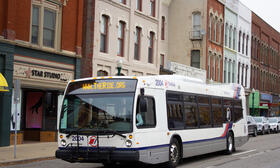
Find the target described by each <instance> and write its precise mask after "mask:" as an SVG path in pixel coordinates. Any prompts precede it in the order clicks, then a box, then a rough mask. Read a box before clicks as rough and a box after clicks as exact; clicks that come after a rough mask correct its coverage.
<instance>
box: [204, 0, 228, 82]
mask: <svg viewBox="0 0 280 168" xmlns="http://www.w3.org/2000/svg"><path fill="white" fill-rule="evenodd" d="M207 2H208V4H207V42H206V50H207V52H206V60H207V61H206V69H207V79H208V80H213V81H217V82H220V83H222V82H223V70H224V68H225V67H224V64H223V59H224V57H223V54H224V52H223V51H224V50H223V44H224V13H225V6H224V4H225V1H223V0H208V1H207Z"/></svg>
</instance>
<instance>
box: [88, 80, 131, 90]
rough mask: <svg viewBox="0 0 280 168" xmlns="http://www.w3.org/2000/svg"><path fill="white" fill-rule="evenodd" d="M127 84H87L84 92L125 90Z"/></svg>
mask: <svg viewBox="0 0 280 168" xmlns="http://www.w3.org/2000/svg"><path fill="white" fill-rule="evenodd" d="M125 84H126V83H125V82H105V81H104V82H102V83H97V82H95V83H85V84H83V89H84V90H91V89H94V90H104V89H121V88H125V87H126V85H125Z"/></svg>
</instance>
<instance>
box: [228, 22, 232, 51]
mask: <svg viewBox="0 0 280 168" xmlns="http://www.w3.org/2000/svg"><path fill="white" fill-rule="evenodd" d="M228 37H229V39H228V42H229V44H228V47H229V48H231V40H232V26H230V28H229V36H228Z"/></svg>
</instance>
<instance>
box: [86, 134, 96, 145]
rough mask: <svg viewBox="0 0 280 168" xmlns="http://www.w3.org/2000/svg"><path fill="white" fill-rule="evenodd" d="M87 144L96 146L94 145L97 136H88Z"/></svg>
mask: <svg viewBox="0 0 280 168" xmlns="http://www.w3.org/2000/svg"><path fill="white" fill-rule="evenodd" d="M88 144H89V145H90V146H92V147H96V146H97V138H96V136H91V137H90V138H89V142H88Z"/></svg>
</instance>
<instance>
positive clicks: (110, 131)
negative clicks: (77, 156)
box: [97, 130, 126, 138]
mask: <svg viewBox="0 0 280 168" xmlns="http://www.w3.org/2000/svg"><path fill="white" fill-rule="evenodd" d="M97 132H98V134H102V133H104V134H113V136H115V135H118V136H120V137H123V138H126V136H125V135H123V134H121V133H119V132H118V131H115V130H99V131H97Z"/></svg>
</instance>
